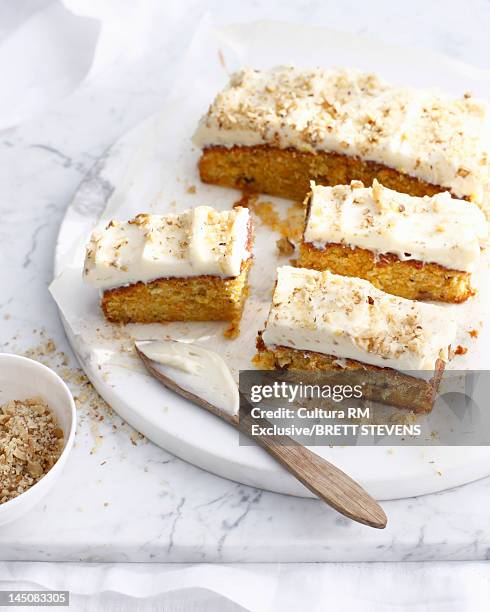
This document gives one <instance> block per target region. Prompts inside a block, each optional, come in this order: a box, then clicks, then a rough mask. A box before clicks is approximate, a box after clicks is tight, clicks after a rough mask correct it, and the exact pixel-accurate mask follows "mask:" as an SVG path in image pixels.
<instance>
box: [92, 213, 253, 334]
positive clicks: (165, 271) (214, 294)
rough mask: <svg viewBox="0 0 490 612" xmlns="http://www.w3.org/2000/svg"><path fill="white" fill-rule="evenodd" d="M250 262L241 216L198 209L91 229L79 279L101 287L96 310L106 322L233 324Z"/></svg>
mask: <svg viewBox="0 0 490 612" xmlns="http://www.w3.org/2000/svg"><path fill="white" fill-rule="evenodd" d="M251 263H252V224H251V218H250V215H249V212H248V210H247V209H246V208H242V207H237V208H234V209H233V210H226V211H217V210H214V209H213V208H210V207H207V206H198V207H196V208H194V209H193V210H186V211H185V212H182V213H179V214H171V215H149V214H140V215H138V216H137V217H135V218H134V219H132V220H131V221H128V222H125V223H122V222H119V221H110V222H109V223H107V225H105V226H104V227H103V228H102V229H97V230H95V231H94V232H93V234H92V237H91V239H90V242H89V244H88V247H87V253H86V260H85V267H84V276H85V280H86V281H87V282H89V283H91V284H92V285H94V286H95V287H99V288H100V289H102V310H103V312H104V314H105V316H106V318H107V319H108V320H109V321H112V322H120V323H154V322H165V321H232V322H233V323H237V322H238V321H239V320H240V318H241V314H242V310H243V306H244V302H245V299H246V296H247V276H248V272H249V269H250V266H251Z"/></svg>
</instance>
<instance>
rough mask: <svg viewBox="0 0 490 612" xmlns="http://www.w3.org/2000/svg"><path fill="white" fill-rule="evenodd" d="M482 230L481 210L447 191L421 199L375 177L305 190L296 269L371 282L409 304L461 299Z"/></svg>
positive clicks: (475, 261)
mask: <svg viewBox="0 0 490 612" xmlns="http://www.w3.org/2000/svg"><path fill="white" fill-rule="evenodd" d="M487 235H488V227H487V222H486V219H485V216H484V215H483V213H482V212H481V210H480V209H479V208H478V207H477V206H476V205H475V204H472V203H470V202H465V201H462V200H457V199H455V198H452V197H451V195H450V194H449V193H448V192H443V193H439V194H437V195H434V196H424V197H423V198H420V197H414V196H409V195H407V194H403V193H398V192H397V191H393V190H391V189H387V188H385V187H383V186H382V185H381V184H380V183H378V181H377V180H376V179H375V180H374V182H373V185H372V187H364V185H363V184H362V183H360V182H358V181H354V182H352V183H351V184H350V185H338V186H336V187H323V186H320V185H315V184H314V183H313V184H312V186H311V192H310V195H309V196H308V199H307V214H306V223H305V230H304V234H303V241H302V243H301V246H300V256H299V261H298V265H299V266H300V267H303V268H313V269H315V270H330V271H331V272H334V273H336V274H343V275H346V276H357V277H359V278H364V279H366V280H369V281H370V282H372V283H373V285H375V286H376V287H378V288H379V289H382V290H383V291H387V292H388V293H393V294H395V295H399V296H402V297H405V298H409V299H428V300H439V301H444V302H463V301H464V300H466V299H468V297H470V296H471V295H472V294H473V293H474V291H473V288H472V283H471V279H472V273H473V272H474V271H475V269H476V268H477V266H478V263H479V261H480V251H481V246H482V242H483V241H484V240H485V239H486V238H487Z"/></svg>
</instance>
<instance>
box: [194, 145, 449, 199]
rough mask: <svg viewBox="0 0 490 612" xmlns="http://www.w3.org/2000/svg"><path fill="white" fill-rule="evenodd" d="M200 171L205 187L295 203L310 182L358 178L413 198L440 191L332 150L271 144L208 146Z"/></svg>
mask: <svg viewBox="0 0 490 612" xmlns="http://www.w3.org/2000/svg"><path fill="white" fill-rule="evenodd" d="M199 173H200V176H201V180H202V181H203V182H205V183H212V184H215V185H222V186H224V187H235V188H236V189H241V190H244V191H250V192H253V193H267V194H269V195H273V196H279V197H283V198H288V199H290V200H296V201H302V200H303V199H304V196H305V193H307V192H308V191H309V189H310V181H315V182H316V183H318V184H319V185H327V186H334V185H342V184H348V183H350V182H351V181H353V180H358V181H362V182H363V183H364V184H366V185H371V184H372V182H373V180H374V179H377V180H378V181H379V182H380V183H382V184H383V185H384V186H385V187H389V188H391V189H395V190H396V191H401V192H403V193H408V194H410V195H413V196H424V195H433V194H435V193H438V192H440V191H444V188H442V187H440V186H439V185H432V184H430V183H427V182H425V181H422V180H420V179H418V178H415V177H412V176H408V175H407V174H403V173H401V172H398V171H397V170H394V169H393V168H389V167H387V166H383V165H382V164H379V163H376V162H372V161H363V160H361V159H359V158H357V157H350V156H348V155H342V154H340V153H334V152H324V151H318V152H315V153H312V152H308V151H299V150H296V149H293V148H288V149H281V148H278V147H273V146H270V145H256V146H251V147H246V146H234V147H224V146H208V147H206V148H205V149H204V150H203V153H202V156H201V158H200V160H199Z"/></svg>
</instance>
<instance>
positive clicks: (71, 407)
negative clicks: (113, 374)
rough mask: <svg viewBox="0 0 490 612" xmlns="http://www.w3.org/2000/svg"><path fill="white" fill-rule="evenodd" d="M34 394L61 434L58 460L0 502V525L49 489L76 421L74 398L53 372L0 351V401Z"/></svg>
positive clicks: (62, 462)
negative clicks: (28, 485)
mask: <svg viewBox="0 0 490 612" xmlns="http://www.w3.org/2000/svg"><path fill="white" fill-rule="evenodd" d="M34 396H40V397H42V398H43V399H44V400H45V401H46V402H47V404H48V405H49V407H50V408H51V410H52V411H53V412H54V414H55V415H56V418H57V420H58V425H59V427H60V428H61V429H62V430H63V433H64V434H65V435H64V441H65V445H64V448H63V452H62V453H61V456H60V458H59V459H58V461H57V462H56V463H55V464H54V465H53V467H52V468H51V469H50V471H49V472H48V473H47V474H46V475H45V476H44V477H43V478H41V480H39V482H37V483H36V484H35V485H34V486H32V487H31V488H30V489H28V490H27V491H25V493H21V494H20V495H19V496H18V497H15V498H14V499H11V500H10V501H8V502H5V503H3V504H0V525H5V524H6V523H10V522H11V521H14V520H16V519H18V518H19V517H21V516H22V515H23V514H25V513H26V512H28V511H29V510H30V509H31V508H33V507H34V506H35V505H36V504H37V503H38V502H40V501H41V499H42V498H43V497H44V496H45V495H46V494H47V493H48V492H49V490H50V489H51V487H52V486H53V485H54V483H55V482H56V481H57V479H58V478H59V476H60V474H61V472H62V470H63V468H64V466H65V463H66V460H67V458H68V455H69V453H70V451H71V448H72V446H73V440H74V438H75V430H76V425H77V416H76V409H75V402H74V401H73V397H72V395H71V393H70V391H69V389H68V387H67V386H66V384H65V383H64V382H63V381H62V380H61V378H60V377H59V376H58V375H57V374H55V373H54V372H53V371H52V370H50V369H49V368H47V367H46V366H44V365H42V364H41V363H39V362H37V361H34V360H33V359H28V358H27V357H19V356H18V355H10V354H8V353H0V405H1V404H4V403H5V402H8V401H9V400H13V399H17V400H23V399H27V398H29V397H34Z"/></svg>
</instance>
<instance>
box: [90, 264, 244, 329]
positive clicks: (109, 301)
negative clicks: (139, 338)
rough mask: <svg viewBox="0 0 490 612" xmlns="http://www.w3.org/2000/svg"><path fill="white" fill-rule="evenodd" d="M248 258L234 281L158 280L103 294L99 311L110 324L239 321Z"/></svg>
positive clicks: (215, 278) (208, 278) (200, 278)
mask: <svg viewBox="0 0 490 612" xmlns="http://www.w3.org/2000/svg"><path fill="white" fill-rule="evenodd" d="M251 261H252V260H251V259H249V260H248V261H246V262H244V263H243V266H242V272H241V274H240V275H239V276H237V277H234V278H220V277H218V276H193V277H187V278H177V277H174V278H160V279H157V280H154V281H152V282H148V283H141V282H140V283H134V284H132V285H128V286H126V287H116V288H115V289H109V290H106V291H104V293H103V296H102V303H101V304H102V310H103V312H104V315H105V317H106V318H107V319H108V320H109V321H111V322H113V323H164V322H169V321H231V322H233V323H236V322H238V321H239V320H240V318H241V315H242V311H243V307H244V304H245V300H246V297H247V293H248V285H247V277H248V273H249V270H250V267H251Z"/></svg>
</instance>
